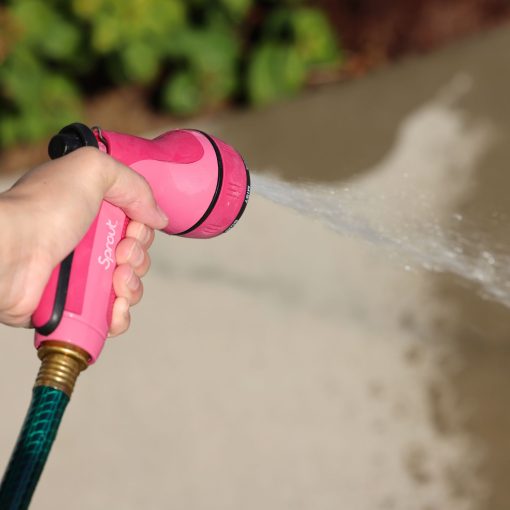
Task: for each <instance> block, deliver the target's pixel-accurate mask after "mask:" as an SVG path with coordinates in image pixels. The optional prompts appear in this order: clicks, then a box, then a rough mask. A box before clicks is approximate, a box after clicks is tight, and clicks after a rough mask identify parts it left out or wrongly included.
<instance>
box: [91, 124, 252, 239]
mask: <svg viewBox="0 0 510 510" xmlns="http://www.w3.org/2000/svg"><path fill="white" fill-rule="evenodd" d="M98 136H100V139H101V141H102V142H103V143H104V144H105V145H106V148H107V151H108V153H109V154H110V155H112V156H113V157H114V158H116V159H118V160H119V161H121V162H122V163H124V164H126V165H128V166H130V167H131V168H133V170H135V171H136V172H138V173H139V174H141V175H143V176H144V177H145V178H146V179H147V181H148V182H149V184H150V185H151V188H152V190H153V192H154V195H155V197H156V201H157V202H158V205H159V206H160V207H161V209H163V211H165V213H166V215H167V216H168V218H169V224H168V226H167V228H166V229H165V232H167V233H168V234H174V235H180V236H185V237H196V238H207V237H214V236H216V235H219V234H221V233H223V232H225V231H226V230H228V229H229V228H231V227H232V226H233V225H234V224H235V223H236V222H237V221H238V220H239V218H240V217H241V215H242V213H243V211H244V209H245V207H246V203H247V201H248V197H249V194H250V179H249V173H248V170H247V168H246V165H245V164H244V161H243V158H242V157H241V156H240V155H239V154H238V153H237V152H236V151H235V150H234V149H232V148H231V147H230V146H228V145H227V144H226V143H224V142H222V141H221V140H218V139H216V138H214V137H212V136H210V135H208V134H205V133H203V132H201V131H195V130H177V131H169V132H167V133H165V134H163V135H161V136H158V137H157V138H155V139H154V140H145V139H143V138H138V137H134V136H130V135H125V134H121V133H115V132H108V131H99V132H98Z"/></svg>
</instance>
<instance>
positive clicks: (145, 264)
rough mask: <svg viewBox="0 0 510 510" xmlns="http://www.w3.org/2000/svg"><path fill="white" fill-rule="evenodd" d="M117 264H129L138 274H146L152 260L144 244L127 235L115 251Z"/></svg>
mask: <svg viewBox="0 0 510 510" xmlns="http://www.w3.org/2000/svg"><path fill="white" fill-rule="evenodd" d="M115 259H116V261H117V264H128V265H129V266H131V267H132V268H133V269H134V272H135V274H136V275H137V276H145V274H146V273H147V271H148V270H149V268H150V265H151V260H150V257H149V254H148V253H147V251H146V250H145V249H144V248H143V246H142V245H141V244H140V243H139V242H138V241H137V240H136V239H133V238H132V237H125V238H124V239H122V240H121V241H120V242H119V244H118V245H117V249H116V251H115Z"/></svg>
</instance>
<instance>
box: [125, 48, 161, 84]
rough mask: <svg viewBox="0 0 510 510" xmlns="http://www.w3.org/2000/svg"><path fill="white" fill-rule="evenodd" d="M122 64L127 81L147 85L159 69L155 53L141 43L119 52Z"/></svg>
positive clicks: (152, 49)
mask: <svg viewBox="0 0 510 510" xmlns="http://www.w3.org/2000/svg"><path fill="white" fill-rule="evenodd" d="M121 58H122V64H123V67H124V70H125V74H126V76H127V78H128V80H129V81H132V82H135V83H147V82H149V81H150V80H151V79H153V78H154V76H155V75H156V73H157V72H158V68H159V58H158V53H157V51H156V50H155V49H154V48H153V47H151V46H149V45H148V44H145V43H144V42H142V41H137V42H135V43H133V44H131V45H129V46H127V47H126V48H124V50H123V51H122V52H121Z"/></svg>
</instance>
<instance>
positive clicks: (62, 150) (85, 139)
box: [48, 122, 99, 159]
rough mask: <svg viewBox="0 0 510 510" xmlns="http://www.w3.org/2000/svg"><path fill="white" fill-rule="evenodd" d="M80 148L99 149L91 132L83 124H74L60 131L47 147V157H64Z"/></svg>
mask: <svg viewBox="0 0 510 510" xmlns="http://www.w3.org/2000/svg"><path fill="white" fill-rule="evenodd" d="M80 147H96V149H97V148H99V144H98V143H97V139H96V137H95V135H94V133H93V132H92V130H91V129H90V128H89V127H87V126H86V125H85V124H81V123H79V122H75V123H73V124H69V125H68V126H66V127H65V128H63V129H61V130H60V131H59V132H58V134H56V135H55V136H54V137H53V138H52V139H51V140H50V143H49V145H48V155H49V156H50V158H51V159H57V158H60V157H61V156H65V155H66V154H69V153H70V152H73V151H75V150H76V149H79V148H80Z"/></svg>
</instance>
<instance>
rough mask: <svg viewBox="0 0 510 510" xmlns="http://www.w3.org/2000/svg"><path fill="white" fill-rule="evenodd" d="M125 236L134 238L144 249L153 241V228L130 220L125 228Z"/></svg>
mask: <svg viewBox="0 0 510 510" xmlns="http://www.w3.org/2000/svg"><path fill="white" fill-rule="evenodd" d="M126 237H132V238H133V239H136V240H137V241H138V242H139V243H140V244H141V245H142V247H143V248H144V249H145V250H148V249H149V248H150V247H151V245H152V242H153V241H154V229H152V228H150V227H148V226H147V225H145V224H143V223H140V222H138V221H130V222H129V224H128V226H127V229H126Z"/></svg>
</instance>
